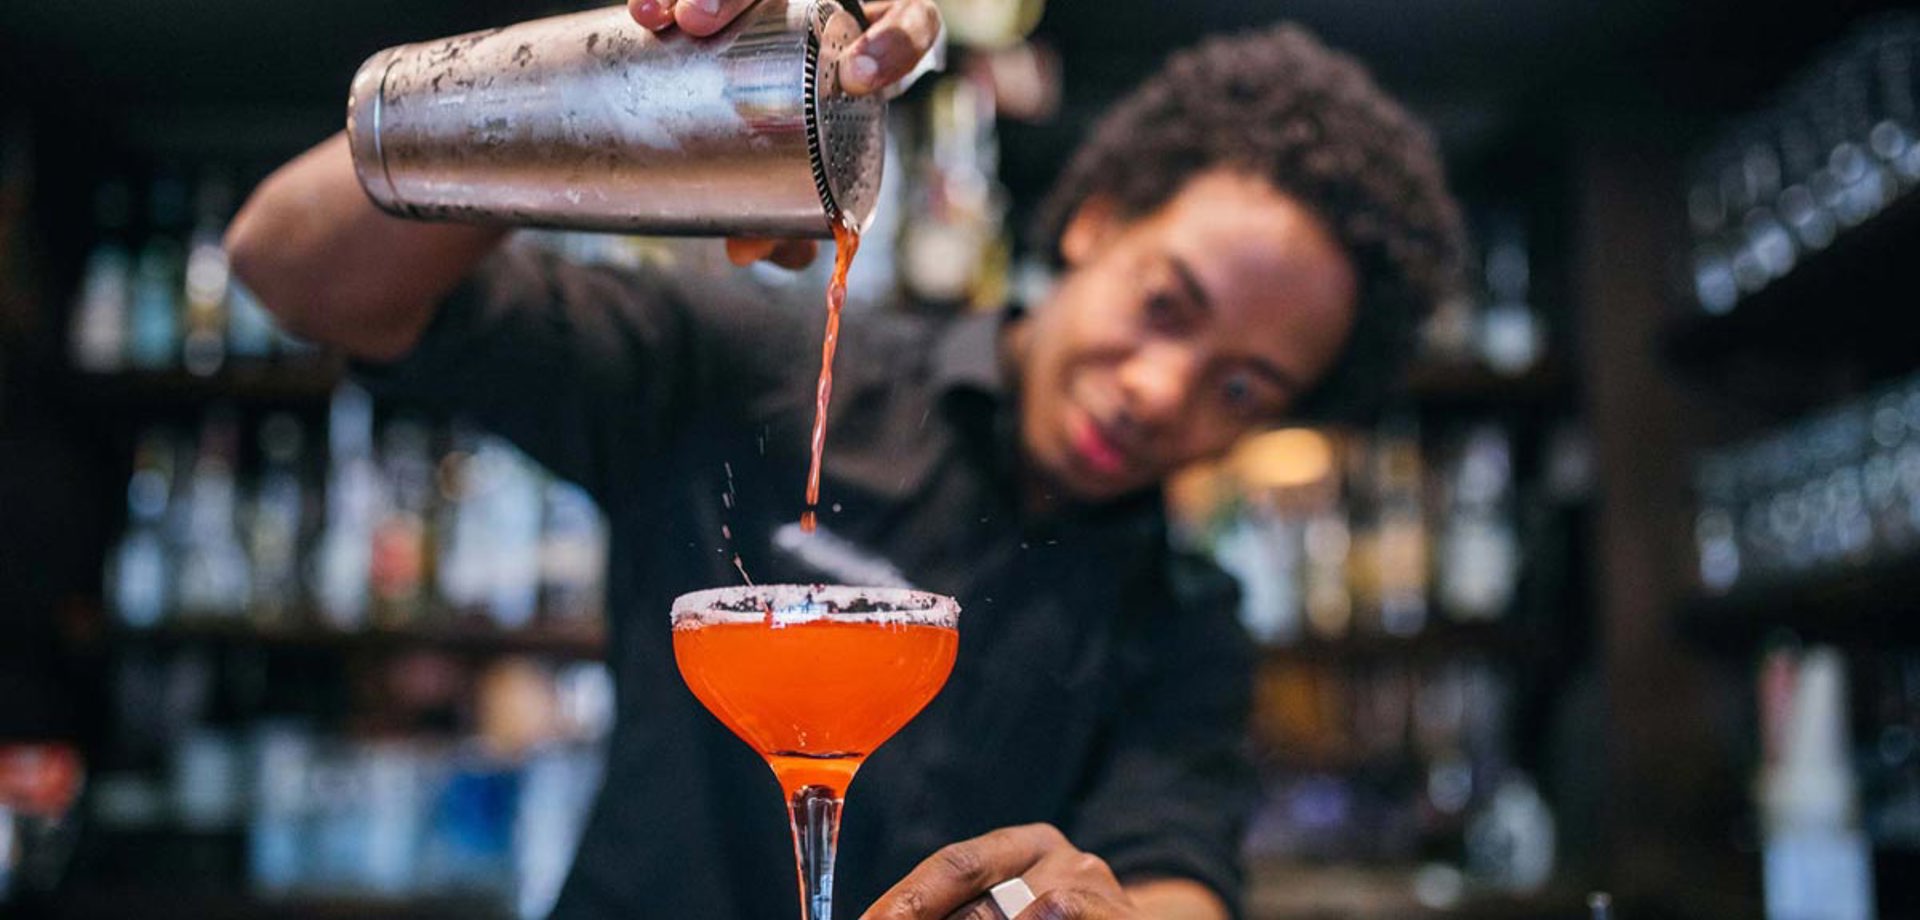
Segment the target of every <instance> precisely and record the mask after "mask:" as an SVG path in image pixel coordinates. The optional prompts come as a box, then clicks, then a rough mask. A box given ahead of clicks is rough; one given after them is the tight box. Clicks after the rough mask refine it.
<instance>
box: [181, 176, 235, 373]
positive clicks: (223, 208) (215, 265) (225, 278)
mask: <svg viewBox="0 0 1920 920" xmlns="http://www.w3.org/2000/svg"><path fill="white" fill-rule="evenodd" d="M232 208H233V186H232V184H231V183H229V182H228V180H227V179H226V178H225V177H224V176H220V175H217V174H212V173H209V174H208V175H206V176H205V177H203V178H202V179H201V181H200V187H199V188H198V189H197V190H195V193H194V207H193V212H194V217H193V232H192V234H191V235H190V236H189V237H188V242H187V271H186V290H185V293H186V322H185V327H186V332H185V337H184V339H183V341H182V345H181V347H182V352H181V356H182V361H183V363H184V364H185V365H186V368H187V372H188V373H190V374H194V375H196V376H201V377H205V376H208V375H211V374H213V373H214V372H216V371H218V370H219V369H220V367H221V365H223V364H225V363H226V359H227V287H228V285H229V283H230V281H231V277H232V276H231V273H230V272H229V271H228V266H227V250H226V248H225V247H224V246H223V245H222V244H221V237H222V236H223V235H224V234H225V232H226V219H227V213H228V212H229V211H230V210H231V209H232Z"/></svg>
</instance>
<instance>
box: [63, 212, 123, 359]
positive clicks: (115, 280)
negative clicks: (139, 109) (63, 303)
mask: <svg viewBox="0 0 1920 920" xmlns="http://www.w3.org/2000/svg"><path fill="white" fill-rule="evenodd" d="M132 211H133V200H132V192H131V191H130V190H129V189H128V188H127V184H126V182H124V181H122V180H118V179H110V180H107V181H105V182H102V183H101V184H100V187H99V188H97V189H95V190H94V193H93V223H94V235H95V241H94V244H93V251H92V252H90V253H88V255H87V264H86V268H85V269H84V270H83V271H82V273H81V277H80V294H79V297H78V299H77V301H76V302H75V303H74V305H73V316H72V320H71V326H70V328H69V333H68V347H69V350H70V352H71V356H72V360H73V364H74V366H75V367H77V368H79V369H80V370H83V371H89V372H93V373H108V372H112V371H117V370H120V369H121V368H123V367H125V366H126V362H127V357H128V356H127V348H128V341H127V338H128V336H127V332H128V325H129V323H130V321H131V320H130V317H131V312H132V302H133V257H132V256H131V255H129V254H128V250H127V233H128V225H129V224H130V223H131V219H132V216H133V214H132Z"/></svg>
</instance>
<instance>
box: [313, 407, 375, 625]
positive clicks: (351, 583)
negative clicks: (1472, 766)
mask: <svg viewBox="0 0 1920 920" xmlns="http://www.w3.org/2000/svg"><path fill="white" fill-rule="evenodd" d="M327 437H328V449H327V454H328V467H327V512H326V521H325V524H324V526H323V528H322V530H321V533H320V536H319V538H318V539H317V540H315V541H314V547H313V556H312V563H311V566H312V571H313V593H314V600H315V602H316V604H317V606H318V608H319V613H320V616H321V618H322V619H323V620H324V621H325V622H326V624H327V625H329V626H332V627H334V628H337V629H358V628H360V627H362V626H364V625H365V624H366V619H367V590H368V573H369V571H370V569H371V565H372V563H371V557H372V553H373V528H374V515H375V514H376V513H377V512H378V509H379V505H380V476H379V472H378V470H377V468H376V467H375V465H374V458H373V400H372V398H371V397H369V396H368V395H367V393H366V391H365V390H362V389H360V388H359V387H356V386H353V385H351V384H348V385H345V386H342V387H341V388H340V389H339V390H338V391H337V392H335V393H334V396H333V406H332V410H331V412H330V413H329V415H328V423H327Z"/></svg>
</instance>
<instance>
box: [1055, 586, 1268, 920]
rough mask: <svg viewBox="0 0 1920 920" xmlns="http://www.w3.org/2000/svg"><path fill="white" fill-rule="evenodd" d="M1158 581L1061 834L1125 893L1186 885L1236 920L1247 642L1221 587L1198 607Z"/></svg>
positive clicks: (1244, 792) (1250, 789)
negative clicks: (1102, 746) (1099, 861)
mask: <svg viewBox="0 0 1920 920" xmlns="http://www.w3.org/2000/svg"><path fill="white" fill-rule="evenodd" d="M1198 564H1201V565H1206V566H1207V567H1208V568H1209V569H1212V567H1211V565H1210V564H1208V563H1198ZM1212 571H1213V572H1215V573H1218V570H1217V569H1212ZM1219 577H1220V578H1226V576H1225V575H1224V574H1219ZM1156 581H1157V582H1158V583H1157V584H1156V585H1154V586H1153V587H1154V590H1152V591H1151V593H1149V594H1146V595H1144V596H1147V597H1151V598H1153V599H1154V606H1156V607H1158V608H1159V609H1158V610H1155V611H1151V612H1149V613H1148V614H1146V616H1145V618H1144V619H1145V623H1144V625H1143V626H1142V628H1140V629H1138V630H1134V631H1133V635H1132V637H1131V638H1130V639H1128V640H1126V641H1125V643H1124V645H1123V648H1122V654H1123V656H1124V657H1125V658H1128V659H1131V660H1132V661H1133V662H1134V664H1133V665H1132V666H1130V667H1128V668H1127V670H1128V671H1129V672H1130V676H1129V678H1128V679H1127V685H1126V686H1125V688H1124V689H1123V690H1122V698H1121V706H1120V709H1119V712H1118V715H1117V717H1116V718H1115V719H1114V725H1113V726H1112V727H1111V729H1110V730H1109V739H1108V743H1107V749H1106V752H1105V753H1106V756H1104V757H1101V758H1098V762H1099V764H1100V766H1099V767H1098V768H1097V770H1096V772H1095V774H1094V776H1093V777H1092V778H1091V780H1090V783H1089V784H1088V786H1087V787H1086V788H1087V791H1086V792H1085V794H1083V795H1082V796H1081V798H1080V800H1079V804H1078V806H1077V808H1076V809H1075V811H1074V813H1073V817H1072V819H1071V821H1070V827H1069V828H1068V836H1069V838H1071V839H1072V840H1073V841H1074V843H1075V845H1077V846H1078V847H1079V848H1080V849H1083V850H1086V851H1088V852H1091V853H1095V854H1097V855H1099V856H1100V857H1101V858H1103V859H1105V860H1106V861H1107V863H1108V864H1109V865H1110V866H1112V868H1113V871H1114V874H1115V875H1116V876H1118V877H1119V878H1120V880H1121V882H1123V883H1126V882H1130V881H1144V880H1147V879H1156V878H1180V879H1190V880H1192V881H1196V882H1199V883H1201V884H1203V885H1206V886H1207V887H1208V888H1210V889H1212V890H1213V891H1214V893H1216V894H1218V895H1219V896H1220V898H1221V900H1222V901H1223V902H1225V903H1226V904H1227V905H1228V909H1229V910H1230V911H1231V912H1232V914H1233V916H1234V917H1236V918H1239V917H1243V916H1244V904H1243V900H1244V898H1243V888H1244V884H1245V869H1244V866H1243V864H1242V858H1241V840H1242V837H1243V835H1244V833H1245V830H1246V821H1247V816H1248V815H1249V814H1250V812H1251V809H1252V807H1253V805H1254V803H1255V798H1256V795H1257V782H1256V779H1255V774H1254V770H1253V766H1252V760H1251V757H1250V755H1249V752H1248V745H1247V740H1246V739H1247V733H1246V726H1247V719H1248V715H1249V712H1250V707H1251V699H1252V667H1253V647H1252V643H1251V641H1250V640H1249V639H1248V638H1247V636H1246V633H1245V631H1244V630H1243V629H1242V628H1241V626H1240V624H1239V621H1238V619H1237V617H1236V616H1235V615H1234V604H1233V597H1234V589H1233V587H1232V585H1231V582H1230V581H1229V582H1227V583H1226V584H1225V587H1224V591H1213V592H1208V594H1207V596H1204V597H1202V596H1198V594H1197V593H1193V594H1192V596H1189V594H1190V593H1189V592H1182V593H1181V595H1180V596H1176V594H1175V592H1174V591H1173V589H1172V587H1171V585H1170V584H1168V583H1167V582H1166V580H1165V579H1156Z"/></svg>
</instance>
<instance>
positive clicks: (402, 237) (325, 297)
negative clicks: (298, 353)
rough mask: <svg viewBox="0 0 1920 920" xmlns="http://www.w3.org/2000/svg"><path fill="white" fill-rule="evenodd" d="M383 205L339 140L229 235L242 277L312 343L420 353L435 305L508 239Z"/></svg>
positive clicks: (261, 194) (264, 196)
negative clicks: (371, 195)
mask: <svg viewBox="0 0 1920 920" xmlns="http://www.w3.org/2000/svg"><path fill="white" fill-rule="evenodd" d="M505 235H506V231H505V230H504V229H502V228H498V227H477V226H467V225H458V224H429V223H421V222H418V221H410V220H401V219H400V218H397V217H393V216H390V215H388V214H386V213H384V212H382V211H381V210H380V209H379V208H376V207H374V205H373V203H372V202H371V201H369V200H368V199H367V196H366V193H365V192H363V191H361V189H360V182H359V180H358V179H357V178H356V177H355V176H354V172H353V157H352V155H351V154H350V153H349V152H348V150H347V137H346V135H345V134H337V135H334V136H333V137H332V138H330V139H328V140H327V141H326V142H325V143H322V144H321V145H319V146H318V147H315V148H313V149H312V150H309V151H307V152H306V153H305V154H303V155H302V156H301V157H300V158H299V159H296V160H294V161H293V162H291V163H288V164H287V165H285V166H283V167H281V168H280V169H279V170H278V171H276V172H275V173H274V174H273V175H272V176H271V177H269V178H268V179H267V181H266V182H264V183H262V184H261V185H260V187H259V189H257V190H255V191H254V193H253V195H252V197H251V198H249V199H248V200H247V203H246V206H245V207H243V208H242V209H241V210H240V214H239V216H237V217H235V218H234V221H233V225H232V226H231V227H230V228H229V229H228V231H227V251H228V252H229V253H230V257H231V259H232V261H233V271H234V273H235V274H236V275H238V276H239V278H240V280H242V281H244V282H245V283H246V285H247V287H248V288H250V289H251V290H252V291H253V292H254V294H255V295H256V296H258V297H259V298H260V301H261V303H263V304H265V305H266V308H267V309H268V310H269V311H270V312H272V313H273V315H274V316H275V317H276V318H277V319H278V320H279V321H280V323H281V325H283V326H285V327H286V328H287V330H288V331H290V332H292V333H294V334H295V335H298V336H300V337H302V338H305V339H309V340H311V341H314V342H318V343H321V344H325V345H331V346H334V347H336V348H339V349H341V350H342V351H344V352H346V353H347V354H348V355H351V356H353V357H355V358H362V359H366V360H372V361H391V360H394V359H396V358H399V357H400V356H402V355H404V354H406V353H407V352H408V351H409V350H411V349H412V348H413V346H414V344H415V343H416V342H418V341H419V340H420V336H421V334H422V333H423V332H425V330H426V328H427V325H428V323H429V322H430V321H431V320H432V319H433V314H434V311H435V309H436V308H437V307H438V306H439V304H440V302H441V300H443V299H445V297H446V296H447V294H448V293H449V292H451V291H452V290H453V289H454V287H455V286H457V285H458V284H459V283H460V281H461V280H462V279H463V278H465V277H466V276H467V275H468V274H469V273H470V272H472V271H473V269H474V267H475V266H476V265H478V264H479V263H480V260H481V259H483V258H485V257H486V255H487V254H488V253H490V252H492V251H493V250H494V248H495V247H496V246H498V245H499V243H500V241H501V240H502V239H503V238H504V237H505Z"/></svg>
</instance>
